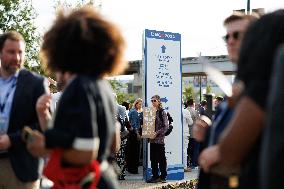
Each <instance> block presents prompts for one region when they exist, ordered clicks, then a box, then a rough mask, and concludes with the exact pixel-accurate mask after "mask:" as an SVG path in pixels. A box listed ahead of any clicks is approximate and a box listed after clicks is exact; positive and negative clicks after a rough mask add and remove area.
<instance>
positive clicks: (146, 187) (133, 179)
mask: <svg viewBox="0 0 284 189" xmlns="http://www.w3.org/2000/svg"><path fill="white" fill-rule="evenodd" d="M142 174H143V171H142V166H140V167H139V174H130V173H128V172H127V171H126V177H125V180H121V181H119V183H120V189H158V188H160V187H162V186H166V185H168V184H176V183H183V182H186V181H189V180H193V179H197V178H198V174H199V170H197V169H195V170H192V171H191V172H185V174H184V179H183V180H179V181H176V180H167V183H146V182H145V180H143V175H142ZM42 182H43V183H42V187H41V189H50V188H51V186H52V183H51V182H50V181H49V180H47V179H43V181H42Z"/></svg>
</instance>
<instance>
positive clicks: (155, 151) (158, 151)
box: [150, 143, 167, 179]
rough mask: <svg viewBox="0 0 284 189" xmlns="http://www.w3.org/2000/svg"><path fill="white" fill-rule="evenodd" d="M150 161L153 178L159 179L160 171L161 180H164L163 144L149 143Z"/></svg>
mask: <svg viewBox="0 0 284 189" xmlns="http://www.w3.org/2000/svg"><path fill="white" fill-rule="evenodd" d="M150 160H151V168H152V174H153V178H157V177H159V172H158V171H159V169H160V172H161V178H163V179H166V177H167V159H166V154H165V144H155V143H150ZM158 166H159V167H158ZM158 168H159V169H158Z"/></svg>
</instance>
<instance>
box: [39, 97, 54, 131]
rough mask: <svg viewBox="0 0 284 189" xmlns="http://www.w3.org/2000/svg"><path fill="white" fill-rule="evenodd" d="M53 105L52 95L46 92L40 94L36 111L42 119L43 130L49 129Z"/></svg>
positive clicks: (40, 119)
mask: <svg viewBox="0 0 284 189" xmlns="http://www.w3.org/2000/svg"><path fill="white" fill-rule="evenodd" d="M50 105H51V95H50V94H44V95H42V96H40V97H39V98H38V100H37V103H36V111H37V115H38V118H39V121H40V126H41V129H42V130H46V129H47V123H48V121H49V120H51V113H50V111H49V109H50Z"/></svg>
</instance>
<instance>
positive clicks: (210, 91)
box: [206, 85, 212, 94]
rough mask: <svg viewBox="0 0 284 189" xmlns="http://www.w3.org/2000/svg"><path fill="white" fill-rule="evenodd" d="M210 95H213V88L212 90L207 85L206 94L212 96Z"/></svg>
mask: <svg viewBox="0 0 284 189" xmlns="http://www.w3.org/2000/svg"><path fill="white" fill-rule="evenodd" d="M210 93H212V88H211V86H210V85H207V86H206V94H210Z"/></svg>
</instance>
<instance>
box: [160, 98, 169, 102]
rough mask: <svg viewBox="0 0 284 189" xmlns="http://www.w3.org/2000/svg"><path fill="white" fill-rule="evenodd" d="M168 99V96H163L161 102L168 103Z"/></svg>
mask: <svg viewBox="0 0 284 189" xmlns="http://www.w3.org/2000/svg"><path fill="white" fill-rule="evenodd" d="M168 101H169V100H168V99H167V97H164V98H161V102H164V103H167V102H168Z"/></svg>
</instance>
